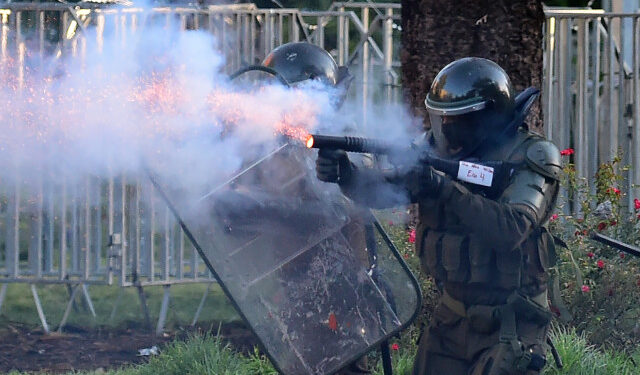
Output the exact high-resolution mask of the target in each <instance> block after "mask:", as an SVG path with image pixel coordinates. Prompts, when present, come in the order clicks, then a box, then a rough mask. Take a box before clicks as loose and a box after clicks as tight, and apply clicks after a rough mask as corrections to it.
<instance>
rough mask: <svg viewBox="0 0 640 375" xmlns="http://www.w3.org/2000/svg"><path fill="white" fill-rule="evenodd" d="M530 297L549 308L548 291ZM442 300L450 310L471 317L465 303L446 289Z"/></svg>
mask: <svg viewBox="0 0 640 375" xmlns="http://www.w3.org/2000/svg"><path fill="white" fill-rule="evenodd" d="M529 299H530V300H532V301H533V302H535V303H537V304H538V305H540V306H542V307H543V308H549V302H548V301H547V292H546V291H544V292H542V293H540V294H538V295H535V296H533V297H529ZM440 301H441V302H442V304H443V305H445V306H447V308H448V309H449V310H451V311H453V312H454V313H456V315H458V316H461V317H463V318H467V317H469V313H468V309H467V307H466V306H465V304H464V303H463V302H462V301H459V300H457V299H455V298H453V297H451V295H450V294H449V293H448V292H447V290H446V289H445V290H444V292H443V293H442V298H441V299H440ZM496 307H497V306H496Z"/></svg>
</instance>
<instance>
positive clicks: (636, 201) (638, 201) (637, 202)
mask: <svg viewBox="0 0 640 375" xmlns="http://www.w3.org/2000/svg"><path fill="white" fill-rule="evenodd" d="M633 207H634V208H635V209H636V211H637V210H640V199H638V198H635V199H634V200H633Z"/></svg>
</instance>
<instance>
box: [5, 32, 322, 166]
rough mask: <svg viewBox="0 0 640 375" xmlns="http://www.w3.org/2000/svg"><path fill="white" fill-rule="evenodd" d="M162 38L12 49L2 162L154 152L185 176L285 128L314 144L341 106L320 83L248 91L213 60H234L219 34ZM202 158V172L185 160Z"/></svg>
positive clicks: (124, 161)
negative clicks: (45, 53)
mask: <svg viewBox="0 0 640 375" xmlns="http://www.w3.org/2000/svg"><path fill="white" fill-rule="evenodd" d="M147 35H148V36H145V38H159V39H162V38H163V37H162V33H158V34H154V33H148V34H147ZM194 35H195V34H194ZM193 38H199V37H198V36H193ZM161 42H162V43H159V42H158V41H151V42H150V43H146V44H145V43H140V45H143V46H144V45H147V44H149V45H154V43H155V44H159V45H162V46H163V48H160V49H159V51H154V50H153V48H151V47H149V50H148V51H139V50H135V49H127V48H124V49H122V46H120V45H118V43H115V44H116V45H115V46H114V45H111V44H110V41H108V40H105V41H104V43H103V45H101V46H99V48H98V46H96V47H95V48H96V50H94V51H87V54H86V55H81V56H78V58H77V59H69V60H62V59H57V58H55V57H54V56H52V57H47V58H45V59H50V60H47V61H46V62H45V63H44V64H43V63H42V59H41V58H40V56H35V55H34V54H33V52H32V50H29V49H27V50H26V51H25V53H24V54H20V55H19V56H18V55H16V56H13V55H11V54H6V55H2V58H0V78H1V79H0V95H2V97H3V98H4V102H3V104H4V105H3V111H1V112H0V127H2V129H1V130H2V131H0V134H1V135H0V153H2V155H1V157H0V162H1V163H4V165H3V166H2V167H4V168H0V170H1V169H4V170H8V168H7V167H8V166H11V167H12V168H15V167H16V166H18V165H19V167H20V168H21V169H23V170H29V169H30V168H31V169H34V170H35V168H36V167H37V166H46V165H55V166H56V167H59V168H66V169H68V172H69V173H72V174H73V173H92V174H100V173H101V171H105V170H109V171H110V172H109V173H121V172H123V171H131V169H132V168H135V165H136V164H137V163H139V161H140V160H143V159H144V160H146V161H153V160H158V161H161V162H162V163H163V165H168V163H170V162H172V163H174V166H175V172H176V174H185V173H192V174H193V175H194V176H198V175H199V176H204V175H215V174H216V173H218V172H220V174H224V173H231V172H233V171H235V170H236V168H238V167H239V166H240V165H241V164H242V163H243V162H244V161H245V158H252V157H253V156H252V155H248V153H247V149H248V148H251V147H252V146H257V145H271V144H273V145H275V144H280V143H281V141H280V138H281V137H282V136H283V135H284V136H286V137H290V138H294V139H297V140H300V141H301V142H305V141H306V140H307V137H308V135H309V133H310V131H311V130H312V129H314V128H315V127H316V126H317V125H318V123H319V121H320V120H319V118H321V117H322V116H323V115H324V114H326V113H332V112H333V109H332V108H331V107H330V98H329V95H328V94H327V93H322V92H320V91H309V90H303V89H289V88H286V87H283V86H281V85H266V86H261V87H257V88H255V89H253V90H251V91H246V90H241V89H240V88H239V87H236V86H235V85H234V84H233V82H229V81H228V77H227V76H225V75H222V74H221V73H216V71H217V69H216V66H215V64H212V63H210V62H212V61H219V62H220V66H218V68H220V67H221V66H222V62H223V61H224V58H223V57H222V56H219V55H217V53H216V52H214V51H213V50H211V49H210V45H211V43H210V40H204V39H203V40H195V41H191V42H189V43H185V45H184V46H178V47H179V48H177V49H178V50H179V51H173V50H167V49H166V45H167V43H166V40H162V41H161ZM205 46H206V47H205ZM174 47H175V46H174ZM89 48H90V47H89ZM182 49H186V50H185V51H183V50H182ZM203 51H204V52H203ZM201 61H209V63H207V64H203V63H201ZM32 62H33V63H34V64H33V66H32V65H31V63H32ZM43 67H45V68H43ZM51 67H53V68H51ZM171 159H173V161H170V160H171ZM193 160H198V163H200V165H201V168H200V170H197V168H196V167H195V166H194V168H192V169H193V170H189V171H186V172H185V171H184V168H181V167H179V166H180V165H185V164H187V165H188V164H190V163H193ZM74 168H75V169H74ZM72 169H73V170H72Z"/></svg>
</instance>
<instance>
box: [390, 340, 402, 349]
mask: <svg viewBox="0 0 640 375" xmlns="http://www.w3.org/2000/svg"><path fill="white" fill-rule="evenodd" d="M391 350H400V345H398V343H395V342H394V343H393V344H391Z"/></svg>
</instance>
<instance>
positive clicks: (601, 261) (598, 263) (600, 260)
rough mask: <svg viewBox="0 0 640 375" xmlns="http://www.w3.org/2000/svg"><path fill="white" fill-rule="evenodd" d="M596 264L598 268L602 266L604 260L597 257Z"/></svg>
mask: <svg viewBox="0 0 640 375" xmlns="http://www.w3.org/2000/svg"><path fill="white" fill-rule="evenodd" d="M596 264H597V265H598V268H604V261H603V260H602V259H598V262H597V263H596Z"/></svg>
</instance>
